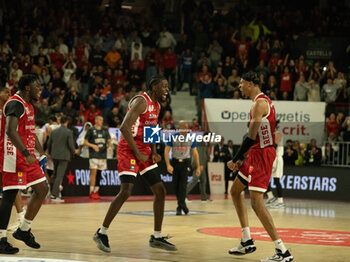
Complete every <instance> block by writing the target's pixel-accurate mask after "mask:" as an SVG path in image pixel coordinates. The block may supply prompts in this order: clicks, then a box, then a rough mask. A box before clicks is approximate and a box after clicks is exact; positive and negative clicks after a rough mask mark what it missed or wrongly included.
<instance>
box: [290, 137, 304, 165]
mask: <svg viewBox="0 0 350 262" xmlns="http://www.w3.org/2000/svg"><path fill="white" fill-rule="evenodd" d="M293 149H294V150H295V151H296V152H297V154H298V157H297V159H296V160H295V165H296V166H302V165H304V164H305V148H304V146H303V145H301V144H300V142H299V141H298V140H295V141H294V142H293Z"/></svg>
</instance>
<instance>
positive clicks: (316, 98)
mask: <svg viewBox="0 0 350 262" xmlns="http://www.w3.org/2000/svg"><path fill="white" fill-rule="evenodd" d="M307 100H308V101H309V102H320V101H321V92H320V86H319V85H318V84H317V82H316V79H314V78H313V79H311V80H310V81H309V86H308V90H307Z"/></svg>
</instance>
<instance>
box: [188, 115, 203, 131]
mask: <svg viewBox="0 0 350 262" xmlns="http://www.w3.org/2000/svg"><path fill="white" fill-rule="evenodd" d="M190 129H191V131H201V126H200V125H199V124H198V120H197V118H193V119H192V125H191V126H190Z"/></svg>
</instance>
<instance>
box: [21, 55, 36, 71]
mask: <svg viewBox="0 0 350 262" xmlns="http://www.w3.org/2000/svg"><path fill="white" fill-rule="evenodd" d="M32 67H33V63H32V61H31V58H30V56H29V55H25V56H24V60H23V61H22V62H21V64H20V68H21V70H22V72H23V74H30V73H32Z"/></svg>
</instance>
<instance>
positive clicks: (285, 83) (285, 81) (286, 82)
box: [279, 66, 293, 97]
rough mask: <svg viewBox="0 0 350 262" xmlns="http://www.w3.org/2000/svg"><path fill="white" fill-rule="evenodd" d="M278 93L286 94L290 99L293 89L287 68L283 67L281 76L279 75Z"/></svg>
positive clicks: (290, 75)
mask: <svg viewBox="0 0 350 262" xmlns="http://www.w3.org/2000/svg"><path fill="white" fill-rule="evenodd" d="M279 90H280V92H279V94H282V93H283V92H287V93H288V96H289V97H291V94H292V91H293V87H292V74H291V73H290V72H289V67H288V66H285V67H284V69H283V74H281V83H280V89H279Z"/></svg>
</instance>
